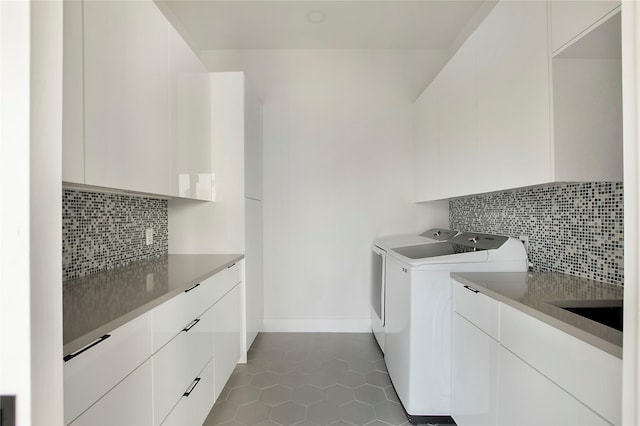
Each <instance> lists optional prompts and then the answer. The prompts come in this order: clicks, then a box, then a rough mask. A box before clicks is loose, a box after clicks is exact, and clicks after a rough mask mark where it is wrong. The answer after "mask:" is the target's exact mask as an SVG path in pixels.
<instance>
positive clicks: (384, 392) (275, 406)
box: [204, 333, 409, 426]
mask: <svg viewBox="0 0 640 426" xmlns="http://www.w3.org/2000/svg"><path fill="white" fill-rule="evenodd" d="M204 424H205V425H221V426H222V425H224V426H241V425H246V426H251V425H259V426H278V425H280V426H289V425H298V426H307V425H309V426H313V425H319V426H322V425H335V426H342V425H345V426H349V425H352V426H353V425H355V426H364V425H368V426H390V425H391V426H400V425H403V426H409V423H408V422H407V418H406V416H405V414H404V411H403V410H402V407H401V406H400V403H399V402H398V397H397V396H396V393H395V391H394V390H393V387H392V386H391V382H390V381H389V374H388V373H387V370H386V367H385V364H384V360H383V358H382V353H381V352H380V349H379V348H378V346H377V344H376V342H375V340H374V338H373V335H372V334H348V333H261V334H259V335H258V337H257V338H256V341H255V342H254V344H253V346H252V347H251V349H250V350H249V354H248V363H247V364H238V366H237V367H236V369H235V371H234V372H233V374H232V375H231V378H230V379H229V381H228V382H227V385H226V386H225V388H224V390H223V392H222V394H221V395H220V398H219V399H218V401H217V402H216V404H215V406H214V407H213V409H212V410H211V412H210V413H209V416H208V417H207V420H206V421H205V423H204Z"/></svg>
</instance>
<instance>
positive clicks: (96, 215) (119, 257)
mask: <svg viewBox="0 0 640 426" xmlns="http://www.w3.org/2000/svg"><path fill="white" fill-rule="evenodd" d="M147 228H152V229H153V244H151V245H146V244H145V230H146V229H147ZM168 248H169V214H168V201H167V200H158V199H153V198H141V197H131V196H127V195H121V194H103V193H96V192H85V191H77V190H71V189H65V190H63V194H62V278H63V279H64V280H67V279H71V278H77V277H81V276H84V275H88V274H91V273H93V272H97V271H101V270H105V269H112V268H116V267H119V266H124V265H126V264H128V263H130V262H133V261H137V260H142V259H148V258H153V257H158V256H162V255H165V254H167V253H168Z"/></svg>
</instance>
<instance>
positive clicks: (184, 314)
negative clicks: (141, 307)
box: [151, 264, 240, 353]
mask: <svg viewBox="0 0 640 426" xmlns="http://www.w3.org/2000/svg"><path fill="white" fill-rule="evenodd" d="M239 281H240V268H239V267H238V265H237V264H234V265H233V266H231V267H229V268H226V269H224V270H223V271H220V272H218V273H217V274H215V275H213V276H211V277H209V278H207V279H206V280H203V281H202V282H200V283H199V284H196V285H195V286H193V287H191V288H189V289H187V290H185V291H184V292H182V293H181V294H179V295H177V296H176V297H174V298H172V299H170V300H168V301H167V302H165V303H163V304H162V305H160V306H158V307H156V308H154V309H153V311H151V315H152V323H153V353H155V352H157V351H158V349H160V348H161V347H162V346H164V345H165V344H167V342H168V341H169V340H171V339H172V338H173V337H174V336H176V335H177V334H178V333H180V331H181V330H182V329H183V328H184V327H186V326H187V325H188V324H189V323H190V322H191V321H193V320H194V319H195V318H197V317H198V316H199V315H201V314H202V313H203V312H204V311H205V310H207V309H208V308H209V307H210V306H211V305H213V304H214V303H215V302H216V301H218V300H219V299H220V298H221V297H222V296H224V295H225V294H226V293H227V292H228V291H229V290H230V289H231V288H233V286H234V285H236V284H237V283H238V282H239Z"/></svg>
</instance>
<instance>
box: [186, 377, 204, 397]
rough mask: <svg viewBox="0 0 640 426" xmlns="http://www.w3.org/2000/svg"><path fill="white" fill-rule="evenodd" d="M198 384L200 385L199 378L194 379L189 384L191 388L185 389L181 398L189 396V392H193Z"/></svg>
mask: <svg viewBox="0 0 640 426" xmlns="http://www.w3.org/2000/svg"><path fill="white" fill-rule="evenodd" d="M198 383H200V377H196V379H195V380H194V381H193V383H191V386H189V389H187V391H186V392H185V393H183V394H182V396H189V395H191V392H193V390H194V389H195V388H196V386H198Z"/></svg>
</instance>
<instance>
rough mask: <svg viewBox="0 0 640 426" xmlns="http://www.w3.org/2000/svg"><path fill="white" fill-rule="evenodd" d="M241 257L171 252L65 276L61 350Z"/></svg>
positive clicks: (105, 330) (87, 340) (79, 344)
mask: <svg viewBox="0 0 640 426" xmlns="http://www.w3.org/2000/svg"><path fill="white" fill-rule="evenodd" d="M243 258H244V255H242V254H171V255H166V256H162V257H159V258H155V259H149V260H144V261H139V262H134V263H131V264H130V265H127V266H125V267H121V268H116V269H110V270H107V271H103V272H99V273H95V274H91V275H87V276H84V277H80V278H76V279H72V280H67V281H64V283H63V299H62V300H63V342H64V348H63V351H64V354H65V355H67V354H69V353H72V352H74V351H76V350H78V349H80V348H82V347H83V346H85V345H87V344H89V343H91V342H92V341H94V340H96V339H98V338H99V337H101V336H102V335H104V334H105V333H108V332H110V331H112V330H114V329H116V328H118V327H119V326H121V325H123V324H125V323H126V322H128V321H131V320H132V319H134V318H136V317H138V316H140V315H142V314H144V313H145V312H148V311H150V310H151V309H153V308H154V307H156V306H158V305H159V304H161V303H163V302H165V301H166V300H168V299H170V298H172V297H174V296H175V295H177V294H179V293H180V292H182V291H184V290H186V289H187V288H189V287H191V286H193V285H195V284H197V283H199V282H200V281H202V280H204V279H206V278H208V277H210V276H212V275H214V274H216V273H218V272H220V271H221V270H223V269H225V268H226V267H228V266H230V265H233V264H234V263H236V262H238V261H240V260H241V259H243Z"/></svg>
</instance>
